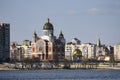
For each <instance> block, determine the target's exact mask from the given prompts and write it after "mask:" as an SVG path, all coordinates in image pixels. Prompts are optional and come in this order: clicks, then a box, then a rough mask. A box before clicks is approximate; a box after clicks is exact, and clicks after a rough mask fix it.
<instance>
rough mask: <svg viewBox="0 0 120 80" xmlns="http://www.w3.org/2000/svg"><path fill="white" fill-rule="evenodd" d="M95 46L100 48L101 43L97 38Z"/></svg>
mask: <svg viewBox="0 0 120 80" xmlns="http://www.w3.org/2000/svg"><path fill="white" fill-rule="evenodd" d="M97 46H98V47H100V46H101V41H100V38H98V41H97Z"/></svg>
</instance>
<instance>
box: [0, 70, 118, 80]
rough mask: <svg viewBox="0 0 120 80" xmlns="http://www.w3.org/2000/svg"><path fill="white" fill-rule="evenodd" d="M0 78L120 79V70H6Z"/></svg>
mask: <svg viewBox="0 0 120 80" xmlns="http://www.w3.org/2000/svg"><path fill="white" fill-rule="evenodd" d="M0 80H120V70H102V69H89V70H84V69H76V70H67V69H56V70H6V71H0Z"/></svg>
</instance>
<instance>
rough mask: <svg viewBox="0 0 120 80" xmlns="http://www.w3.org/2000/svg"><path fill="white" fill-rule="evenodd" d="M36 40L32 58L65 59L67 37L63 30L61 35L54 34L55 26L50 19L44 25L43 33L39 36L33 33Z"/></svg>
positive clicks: (33, 44) (43, 59)
mask: <svg viewBox="0 0 120 80" xmlns="http://www.w3.org/2000/svg"><path fill="white" fill-rule="evenodd" d="M33 37H34V41H33V42H32V58H33V59H39V60H41V61H46V60H49V61H63V60H64V58H65V52H64V49H65V38H64V35H63V33H62V31H61V32H60V34H59V37H58V38H56V36H54V27H53V25H52V24H51V23H50V21H49V19H48V21H47V22H46V23H45V24H44V26H43V35H42V36H41V37H38V36H37V33H36V32H34V34H33Z"/></svg>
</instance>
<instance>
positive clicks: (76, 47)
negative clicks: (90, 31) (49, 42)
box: [65, 38, 95, 61]
mask: <svg viewBox="0 0 120 80" xmlns="http://www.w3.org/2000/svg"><path fill="white" fill-rule="evenodd" d="M76 51H77V52H78V51H79V53H80V52H81V56H82V57H81V58H82V59H94V58H95V45H94V44H91V43H84V44H81V42H80V40H78V39H77V38H74V39H72V40H71V42H69V43H67V44H66V45H65V58H66V59H67V60H72V61H75V59H74V58H75V55H74V53H75V52H76ZM76 59H77V58H76Z"/></svg>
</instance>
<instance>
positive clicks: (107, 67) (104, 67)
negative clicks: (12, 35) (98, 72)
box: [0, 64, 120, 71]
mask: <svg viewBox="0 0 120 80" xmlns="http://www.w3.org/2000/svg"><path fill="white" fill-rule="evenodd" d="M55 69H68V70H72V69H85V70H87V69H89V70H90V69H105V70H110V69H111V70H120V66H119V67H109V66H97V67H96V68H75V67H71V68H40V69H34V68H33V69H32V68H31V69H27V68H26V69H16V68H10V67H8V66H7V65H4V64H0V71H2V70H55Z"/></svg>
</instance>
